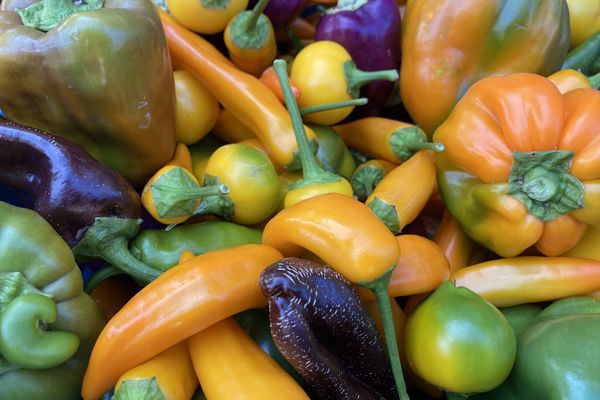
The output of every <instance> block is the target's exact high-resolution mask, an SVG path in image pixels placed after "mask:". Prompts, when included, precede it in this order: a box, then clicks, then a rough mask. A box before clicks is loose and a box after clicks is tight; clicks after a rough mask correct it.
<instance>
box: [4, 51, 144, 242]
mask: <svg viewBox="0 0 600 400" xmlns="http://www.w3.org/2000/svg"><path fill="white" fill-rule="evenodd" d="M0 64H1V62H0ZM0 160H1V161H2V168H0V185H3V186H8V187H11V188H13V189H16V190H18V191H20V192H23V193H26V194H28V195H29V197H30V198H31V200H32V204H28V206H31V207H30V208H33V209H34V210H35V211H36V212H38V213H39V214H40V215H41V216H42V217H44V218H45V219H46V221H48V222H49V223H50V225H52V227H53V228H54V229H55V230H56V231H57V232H58V233H59V234H60V236H62V238H63V239H64V240H65V241H66V242H67V243H68V244H69V246H74V245H76V244H77V242H79V240H80V239H81V237H82V236H83V233H84V232H85V230H86V229H87V228H88V227H90V226H92V225H93V224H94V219H95V218H96V217H118V218H127V219H137V218H139V217H140V215H141V204H140V199H139V196H138V195H137V193H136V192H135V190H134V189H133V187H132V186H131V185H129V184H128V183H127V182H126V181H125V180H124V179H123V178H122V177H121V176H119V175H118V174H116V173H115V172H114V171H112V170H111V169H109V168H106V167H104V166H102V165H101V164H99V163H98V162H97V161H96V160H94V159H93V158H92V157H91V156H90V155H89V154H88V153H87V152H86V151H85V150H83V149H82V148H81V147H79V146H77V145H76V144H74V143H72V142H71V141H69V140H66V139H63V138H61V137H56V136H52V135H48V134H46V133H44V132H41V131H38V130H35V129H32V128H28V127H25V126H21V125H17V124H13V123H11V122H9V121H6V120H3V119H0Z"/></svg>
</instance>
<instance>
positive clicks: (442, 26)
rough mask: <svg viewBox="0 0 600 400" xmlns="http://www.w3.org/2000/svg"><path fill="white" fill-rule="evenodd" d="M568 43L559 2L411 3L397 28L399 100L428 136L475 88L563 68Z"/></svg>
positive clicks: (562, 3)
mask: <svg viewBox="0 0 600 400" xmlns="http://www.w3.org/2000/svg"><path fill="white" fill-rule="evenodd" d="M569 39H570V36H569V12H568V9H567V3H566V2H565V1H564V0H551V1H530V0H518V1H503V0H485V1H479V0H469V1H461V2H460V3H457V2H455V1H452V0H426V1H414V2H411V3H410V4H409V5H408V7H407V10H406V14H405V15H404V19H403V25H402V65H401V68H400V88H401V97H402V102H403V103H404V105H405V106H406V109H407V110H408V113H409V114H410V116H411V117H412V119H413V120H414V121H415V123H416V124H417V125H419V126H420V127H421V128H422V129H423V130H424V131H425V132H426V133H427V135H428V136H431V135H432V134H433V132H434V130H435V128H436V127H438V126H439V125H440V124H441V123H442V122H444V119H445V118H446V117H447V116H448V114H449V113H450V110H451V109H452V107H453V106H454V104H455V103H456V101H457V100H458V99H460V98H461V97H462V95H463V94H464V93H465V91H466V89H467V88H468V87H469V86H471V85H472V84H473V83H474V82H476V81H477V80H479V79H481V78H483V77H485V76H490V75H493V74H507V73H513V72H534V73H539V74H541V75H549V74H551V73H553V72H555V71H557V70H558V69H559V68H560V66H561V65H562V63H563V60H564V58H565V56H566V54H567V51H568V49H569Z"/></svg>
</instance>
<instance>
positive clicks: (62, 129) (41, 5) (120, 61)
mask: <svg viewBox="0 0 600 400" xmlns="http://www.w3.org/2000/svg"><path fill="white" fill-rule="evenodd" d="M0 10H2V11H0V20H1V21H2V23H1V24H0V48H2V52H0V109H2V111H3V112H4V116H5V117H6V118H7V119H9V120H11V121H13V122H17V123H20V124H23V125H27V126H31V127H34V128H37V129H40V130H42V131H45V132H48V133H51V134H54V135H57V136H62V137H65V138H67V139H70V140H71V141H73V142H75V143H77V144H78V145H80V146H81V147H83V148H85V149H86V150H87V151H88V152H89V153H90V154H91V155H92V156H93V157H94V158H96V159H97V160H99V161H101V162H102V163H104V164H106V165H108V166H109V167H111V168H112V169H114V170H115V171H117V172H119V173H120V174H121V175H122V176H123V177H124V178H125V179H127V180H128V181H129V182H130V183H132V184H133V185H134V186H141V185H143V184H144V183H145V181H146V180H147V179H149V178H150V176H151V175H152V174H153V173H154V172H156V171H157V170H158V169H159V168H160V167H161V166H163V165H164V164H166V163H167V162H168V161H169V160H170V159H171V157H172V156H173V152H174V150H175V144H176V138H175V89H174V81H173V72H172V66H171V61H170V57H169V52H168V48H167V44H166V40H165V35H164V31H163V29H162V25H161V22H160V19H159V17H158V13H157V11H156V7H155V6H154V4H153V3H152V2H151V1H147V0H104V1H103V0H87V1H74V0H43V1H37V2H36V0H3V1H2V2H1V3H0Z"/></svg>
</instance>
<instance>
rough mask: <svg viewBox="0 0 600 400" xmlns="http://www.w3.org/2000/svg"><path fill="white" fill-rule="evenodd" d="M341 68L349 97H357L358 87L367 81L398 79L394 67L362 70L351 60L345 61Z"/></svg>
mask: <svg viewBox="0 0 600 400" xmlns="http://www.w3.org/2000/svg"><path fill="white" fill-rule="evenodd" d="M343 68H344V76H345V77H346V85H347V86H348V93H349V94H350V96H351V97H358V92H359V90H360V88H361V87H362V86H364V85H366V84H367V83H369V82H373V81H379V80H384V81H395V80H397V79H398V71H397V70H395V69H387V70H382V71H363V70H361V69H358V67H357V66H356V64H355V63H354V61H352V60H348V61H346V62H345V63H344V65H343Z"/></svg>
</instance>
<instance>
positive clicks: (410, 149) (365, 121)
mask: <svg viewBox="0 0 600 400" xmlns="http://www.w3.org/2000/svg"><path fill="white" fill-rule="evenodd" d="M332 128H333V130H334V131H336V132H337V133H338V135H340V136H341V138H342V139H343V140H344V142H346V144H347V145H348V146H350V147H352V148H354V149H356V150H358V151H360V152H362V153H364V154H366V155H368V156H370V157H373V158H379V159H382V160H386V161H390V162H394V163H398V164H400V163H403V162H404V161H406V160H408V159H409V158H410V157H411V156H412V155H413V154H415V153H416V152H418V151H420V150H433V151H438V152H439V151H443V150H444V145H443V144H441V143H432V142H429V141H427V136H426V135H425V133H424V132H423V131H422V130H421V129H420V128H419V127H418V126H415V125H413V124H409V123H406V122H402V121H397V120H395V119H390V118H383V117H364V118H359V119H356V120H354V121H351V122H348V123H345V124H339V125H335V126H332Z"/></svg>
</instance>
